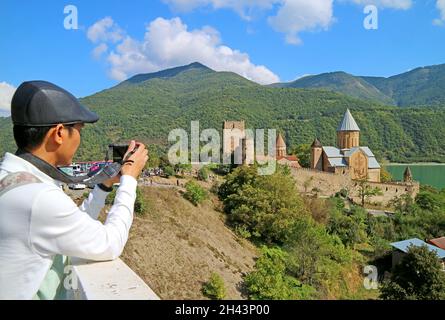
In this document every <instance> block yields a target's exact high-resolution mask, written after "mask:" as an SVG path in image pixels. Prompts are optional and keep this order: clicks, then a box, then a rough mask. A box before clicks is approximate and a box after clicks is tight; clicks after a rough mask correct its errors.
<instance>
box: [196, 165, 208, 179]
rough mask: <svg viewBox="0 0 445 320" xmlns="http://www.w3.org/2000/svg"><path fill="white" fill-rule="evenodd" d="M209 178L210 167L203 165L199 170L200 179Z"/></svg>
mask: <svg viewBox="0 0 445 320" xmlns="http://www.w3.org/2000/svg"><path fill="white" fill-rule="evenodd" d="M208 179H209V169H208V168H207V167H202V168H201V169H199V171H198V180H201V181H207V180H208Z"/></svg>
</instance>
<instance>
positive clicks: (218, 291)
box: [202, 273, 226, 300]
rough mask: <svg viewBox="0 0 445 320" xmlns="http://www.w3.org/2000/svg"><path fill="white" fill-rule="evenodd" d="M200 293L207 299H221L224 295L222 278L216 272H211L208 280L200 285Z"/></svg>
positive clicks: (224, 289)
mask: <svg viewBox="0 0 445 320" xmlns="http://www.w3.org/2000/svg"><path fill="white" fill-rule="evenodd" d="M202 293H203V294H204V295H205V296H206V297H207V298H209V299H212V300H223V299H224V298H225V297H226V288H225V286H224V280H223V278H222V277H221V276H220V275H219V274H217V273H212V275H211V277H210V280H209V281H207V282H206V283H205V284H204V285H203V286H202Z"/></svg>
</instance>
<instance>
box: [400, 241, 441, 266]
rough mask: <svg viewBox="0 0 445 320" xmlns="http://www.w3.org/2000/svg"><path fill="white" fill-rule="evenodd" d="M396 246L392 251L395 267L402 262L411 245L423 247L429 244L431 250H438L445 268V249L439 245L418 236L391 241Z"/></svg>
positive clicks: (437, 252)
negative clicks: (429, 242)
mask: <svg viewBox="0 0 445 320" xmlns="http://www.w3.org/2000/svg"><path fill="white" fill-rule="evenodd" d="M391 246H392V247H393V248H394V250H393V252H392V267H393V268H394V267H395V266H396V265H397V264H399V263H400V262H401V260H402V259H403V257H404V256H405V255H406V254H407V253H408V249H409V247H410V246H415V247H421V246H427V247H428V249H429V250H430V251H434V252H436V254H437V256H438V257H439V259H440V260H441V261H442V268H443V269H445V250H444V249H441V248H439V247H436V246H433V245H431V244H428V243H426V242H425V241H422V240H420V239H417V238H413V239H408V240H403V241H399V242H393V243H391Z"/></svg>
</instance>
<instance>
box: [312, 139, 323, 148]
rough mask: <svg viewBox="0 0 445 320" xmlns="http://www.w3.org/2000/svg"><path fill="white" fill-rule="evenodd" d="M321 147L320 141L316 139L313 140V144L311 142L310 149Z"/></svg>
mask: <svg viewBox="0 0 445 320" xmlns="http://www.w3.org/2000/svg"><path fill="white" fill-rule="evenodd" d="M322 147H323V145H322V144H321V142H320V140H318V138H315V140H314V142H312V145H311V148H322Z"/></svg>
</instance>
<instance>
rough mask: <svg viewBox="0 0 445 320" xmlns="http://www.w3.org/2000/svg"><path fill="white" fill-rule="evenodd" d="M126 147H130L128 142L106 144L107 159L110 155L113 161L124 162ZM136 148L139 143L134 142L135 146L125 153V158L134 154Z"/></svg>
mask: <svg viewBox="0 0 445 320" xmlns="http://www.w3.org/2000/svg"><path fill="white" fill-rule="evenodd" d="M128 148H130V144H129V143H121V144H110V145H109V146H108V153H107V159H110V156H111V160H113V162H117V163H120V164H123V163H124V162H125V160H127V159H124V157H125V154H126V153H127V151H128ZM138 148H139V145H138V144H136V147H135V148H134V149H133V151H131V152H130V153H129V154H128V155H127V158H129V157H130V156H131V155H132V154H134V153H135V152H136V150H137V149H138Z"/></svg>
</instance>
